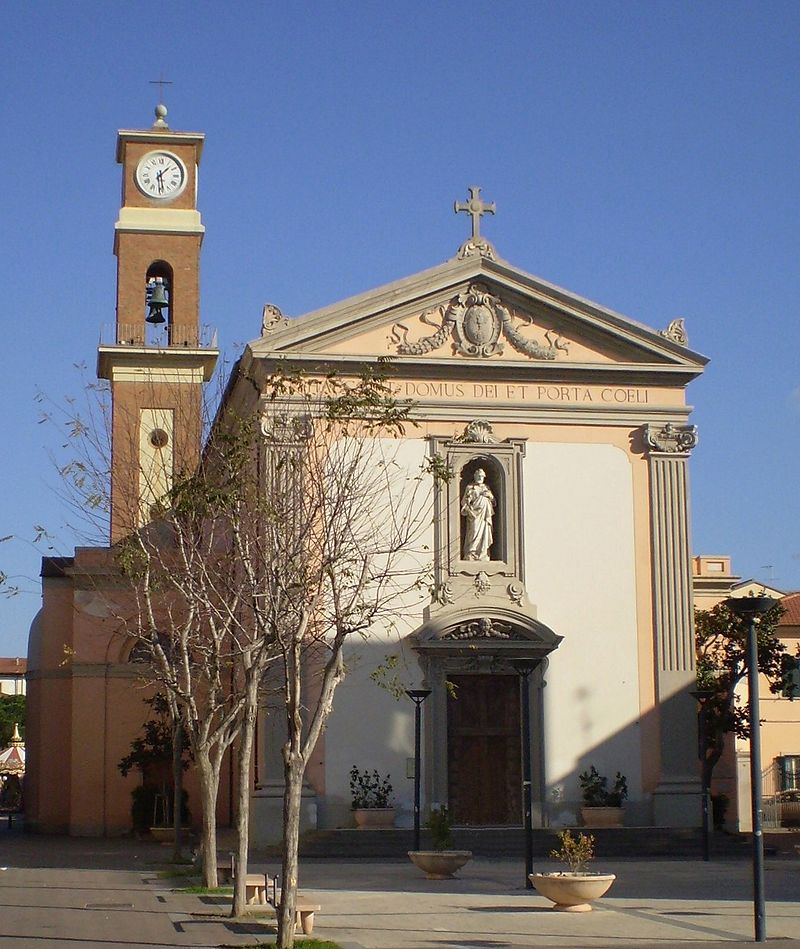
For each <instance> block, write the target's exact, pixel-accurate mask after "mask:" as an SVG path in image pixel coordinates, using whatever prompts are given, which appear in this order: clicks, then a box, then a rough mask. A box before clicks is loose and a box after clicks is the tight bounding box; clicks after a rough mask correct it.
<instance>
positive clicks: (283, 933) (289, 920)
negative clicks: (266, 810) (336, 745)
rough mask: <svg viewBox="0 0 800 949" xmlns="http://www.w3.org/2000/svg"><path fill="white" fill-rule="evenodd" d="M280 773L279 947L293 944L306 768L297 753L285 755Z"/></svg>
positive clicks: (289, 947) (287, 946)
mask: <svg viewBox="0 0 800 949" xmlns="http://www.w3.org/2000/svg"><path fill="white" fill-rule="evenodd" d="M286 757H287V760H286V763H285V765H284V769H283V773H284V779H285V782H286V786H285V788H284V792H283V859H282V865H281V874H282V876H281V879H282V886H281V905H280V911H279V913H278V941H277V946H278V947H279V949H291V947H292V946H293V945H294V923H295V901H296V897H297V875H298V856H297V852H298V849H299V845H300V805H301V803H302V794H303V775H304V773H305V767H304V763H303V760H302V758H301V757H300V756H298V755H291V754H287V756H286Z"/></svg>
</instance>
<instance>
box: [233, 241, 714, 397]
mask: <svg viewBox="0 0 800 949" xmlns="http://www.w3.org/2000/svg"><path fill="white" fill-rule="evenodd" d="M249 348H250V350H251V352H252V355H253V356H254V357H255V358H259V357H261V358H268V359H269V358H280V357H284V358H292V357H294V358H300V359H303V360H306V359H315V360H317V361H318V360H320V359H324V360H325V361H326V362H327V361H329V360H330V361H333V362H340V361H348V360H353V359H359V360H363V359H375V358H378V357H392V358H394V359H395V360H396V365H397V368H398V370H399V371H402V367H403V365H404V364H408V365H409V368H411V366H412V365H414V364H416V365H420V364H424V363H436V364H438V367H439V371H443V372H447V371H448V369H449V370H450V371H455V370H456V369H457V367H458V365H459V364H461V365H462V366H463V365H465V364H467V365H471V366H473V367H474V366H475V365H476V364H480V363H483V364H485V365H486V368H487V370H488V371H489V372H491V371H492V370H491V368H490V364H495V365H497V366H498V368H499V366H500V364H507V365H509V366H514V367H516V368H518V369H519V368H521V367H523V366H525V365H528V366H536V367H539V368H545V367H552V368H551V369H550V372H553V370H556V367H557V370H556V371H558V372H559V374H561V372H562V370H563V371H564V372H566V373H567V374H569V373H570V372H571V371H578V372H580V371H585V370H586V369H588V368H602V367H607V368H609V369H612V368H613V369H620V368H623V367H629V368H630V369H631V370H633V371H635V370H637V369H638V370H643V369H648V370H650V371H651V372H656V373H659V372H661V373H666V374H675V375H677V376H679V377H680V378H681V382H682V383H683V384H685V383H686V382H687V381H688V380H689V379H691V378H692V377H693V376H695V375H697V374H699V373H700V372H702V369H703V366H704V365H705V363H706V362H707V360H706V359H705V357H703V356H701V355H699V354H698V353H695V352H693V351H691V350H690V349H689V348H688V346H687V340H686V338H685V334H684V333H683V326H682V322H681V321H675V322H674V323H673V324H671V326H670V327H669V328H667V329H666V330H663V331H658V330H654V329H651V328H649V327H647V326H645V325H644V324H642V323H638V322H637V321H635V320H632V319H630V318H628V317H625V316H622V315H620V314H618V313H615V312H613V311H612V310H608V309H606V308H605V307H602V306H600V305H599V304H596V303H592V302H591V301H589V300H586V299H584V298H582V297H579V296H577V295H575V294H573V293H570V292H569V291H567V290H564V289H562V288H560V287H556V286H554V285H552V284H549V283H547V282H546V281H543V280H541V279H540V278H538V277H534V276H532V275H530V274H527V273H525V272H524V271H521V270H519V269H517V268H515V267H513V266H512V265H511V264H509V263H508V262H506V261H503V260H488V259H484V258H468V259H466V260H451V261H448V262H446V263H444V264H442V265H440V266H439V267H434V268H432V269H430V270H427V271H423V272H421V273H418V274H415V275H413V276H411V277H407V278H405V279H404V280H400V281H397V282H395V283H392V284H388V285H386V286H383V287H379V288H377V289H375V290H372V291H369V292H367V293H364V294H360V295H359V296H356V297H351V298H349V299H347V300H343V301H341V302H339V303H336V304H333V305H332V306H328V307H325V308H323V309H320V310H315V311H313V312H311V313H307V314H305V315H303V316H300V317H296V318H286V317H284V316H283V315H282V314H281V313H280V311H278V310H277V309H276V308H274V307H267V308H265V318H264V330H263V333H262V336H261V337H260V338H259V339H257V340H255V341H253V342H252V343H251V344H250V347H249ZM675 381H677V379H676V380H675Z"/></svg>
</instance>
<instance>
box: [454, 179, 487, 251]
mask: <svg viewBox="0 0 800 949" xmlns="http://www.w3.org/2000/svg"><path fill="white" fill-rule="evenodd" d="M467 190H468V191H469V201H466V202H464V203H463V204H459V203H458V201H455V202H454V203H453V210H454V211H455V213H456V214H458V213H459V211H466V213H467V214H469V216H470V217H471V218H472V240H473V241H479V240H480V239H481V218H482V217H483V215H484V214H494V213H495V211H496V210H497V205H496V204H495V203H494V201H492V203H491V204H486V203H485V202H484V201H483V200H482V199H481V189H480V188H478V187H477V186H474V187H471V188H468V189H467Z"/></svg>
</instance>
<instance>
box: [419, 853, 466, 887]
mask: <svg viewBox="0 0 800 949" xmlns="http://www.w3.org/2000/svg"><path fill="white" fill-rule="evenodd" d="M408 857H409V859H410V860H411V862H412V863H413V864H414V866H415V867H419V869H420V870H422V872H423V873H424V874H425V876H426V877H427V878H428V879H429V880H452V878H453V876H454V875H455V872H456V870H460V869H461V868H462V867H463V866H464V864H465V863H468V862H469V861H470V860H471V859H472V851H471V850H409V851H408Z"/></svg>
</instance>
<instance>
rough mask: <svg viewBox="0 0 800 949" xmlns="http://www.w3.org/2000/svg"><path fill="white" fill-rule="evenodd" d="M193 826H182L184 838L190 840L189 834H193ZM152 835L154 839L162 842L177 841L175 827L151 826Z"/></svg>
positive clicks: (171, 842) (170, 842) (172, 842)
mask: <svg viewBox="0 0 800 949" xmlns="http://www.w3.org/2000/svg"><path fill="white" fill-rule="evenodd" d="M191 832H192V828H191V827H182V828H181V833H182V834H183V839H184V840H188V839H189V834H191ZM150 836H151V837H152V838H153V840H155V841H157V842H158V843H160V844H174V843H175V828H174V827H151V828H150Z"/></svg>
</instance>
